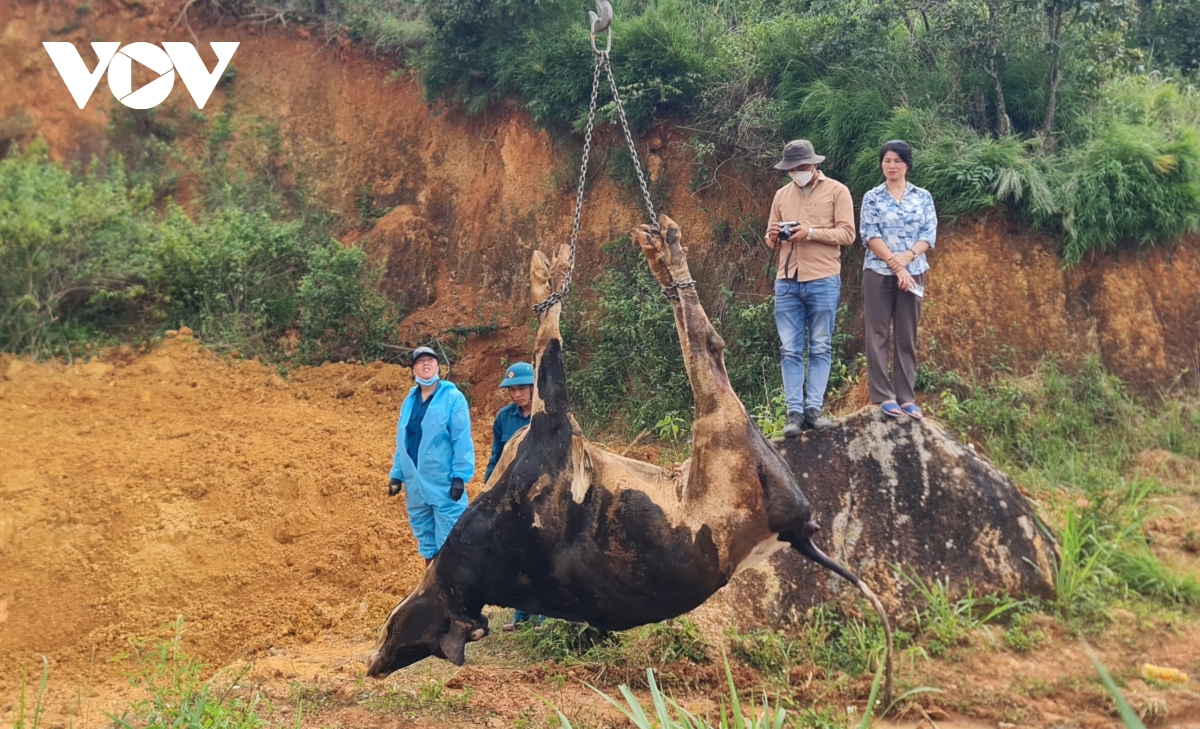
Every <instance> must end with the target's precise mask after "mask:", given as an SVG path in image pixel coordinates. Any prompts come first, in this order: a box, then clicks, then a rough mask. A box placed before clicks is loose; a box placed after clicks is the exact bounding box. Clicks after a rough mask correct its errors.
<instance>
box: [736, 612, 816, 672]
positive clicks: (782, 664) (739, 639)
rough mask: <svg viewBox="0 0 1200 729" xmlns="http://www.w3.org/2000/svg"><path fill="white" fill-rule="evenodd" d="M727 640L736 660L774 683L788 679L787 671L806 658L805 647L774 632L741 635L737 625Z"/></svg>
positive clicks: (760, 631)
mask: <svg viewBox="0 0 1200 729" xmlns="http://www.w3.org/2000/svg"><path fill="white" fill-rule="evenodd" d="M725 636H726V637H727V638H729V643H730V653H732V655H733V657H734V658H736V659H738V660H739V661H741V662H742V663H745V664H746V665H747V666H750V667H751V668H754V669H755V670H757V671H758V672H759V673H761V674H762V675H763V676H764V677H765V678H768V679H771V680H775V681H783V680H784V679H786V677H787V673H788V670H790V669H791V668H792V666H795V665H797V664H799V663H800V661H801V660H803V658H804V657H805V655H806V650H807V649H806V648H805V646H804V645H803V644H801V643H800V642H799V641H795V640H791V639H789V638H787V637H785V636H784V635H783V634H782V633H779V632H777V631H773V630H762V629H756V630H752V631H750V632H749V633H739V632H738V630H737V626H736V625H730V626H729V628H728V629H726V631H725Z"/></svg>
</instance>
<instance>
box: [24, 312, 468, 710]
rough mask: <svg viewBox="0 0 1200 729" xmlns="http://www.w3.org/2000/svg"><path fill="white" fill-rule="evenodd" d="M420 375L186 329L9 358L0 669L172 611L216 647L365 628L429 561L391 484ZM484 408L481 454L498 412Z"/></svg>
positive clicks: (132, 629) (94, 642)
mask: <svg viewBox="0 0 1200 729" xmlns="http://www.w3.org/2000/svg"><path fill="white" fill-rule="evenodd" d="M411 384H412V382H411V379H410V375H409V373H408V370H407V369H405V368H402V367H396V366H391V365H385V364H382V363H376V364H373V365H366V366H356V365H346V364H327V365H324V366H321V367H317V368H310V369H300V370H297V371H294V372H293V373H292V374H291V375H290V376H289V377H288V378H286V379H285V378H284V377H282V376H280V374H279V373H278V372H277V371H275V370H274V369H272V368H270V367H268V366H266V365H263V364H261V363H259V362H257V361H224V360H221V359H219V358H218V357H216V356H215V355H213V354H211V353H209V352H207V351H205V350H203V349H201V348H200V346H199V345H198V344H196V343H194V342H192V341H190V337H186V336H182V337H178V338H175V339H168V340H167V341H165V342H164V343H163V345H162V346H161V347H158V348H155V349H154V350H153V351H151V352H149V353H147V354H139V353H136V352H133V351H132V350H130V349H128V348H123V349H120V350H113V351H112V352H110V353H107V354H106V355H105V356H103V357H100V358H97V359H93V360H92V361H91V362H88V363H87V364H83V363H78V362H77V363H75V364H74V365H71V366H67V365H64V364H62V363H47V364H33V363H30V362H27V361H21V360H13V359H11V358H9V359H5V360H0V412H3V417H2V418H0V558H2V559H3V562H4V569H3V570H2V571H0V645H3V646H4V649H5V654H6V656H5V658H6V660H4V661H0V682H2V684H0V689H8V688H11V682H12V681H13V680H14V679H15V678H16V676H17V672H18V671H19V663H20V660H12V659H13V658H17V659H20V658H23V657H30V656H32V655H34V654H46V655H48V656H49V657H50V658H51V661H52V663H53V664H54V670H55V675H62V674H63V673H64V672H72V671H74V672H78V671H81V670H83V669H85V668H86V665H81V663H80V662H81V661H83V660H85V659H86V656H88V655H90V654H91V650H92V649H93V648H94V649H95V651H96V656H97V657H98V658H100V660H101V661H103V660H104V659H107V658H108V657H109V656H112V655H113V654H115V653H117V652H118V651H119V650H120V649H121V648H122V646H123V644H124V642H125V640H126V638H127V637H129V636H146V635H151V634H153V633H154V632H155V631H156V629H157V628H158V627H159V626H162V625H163V624H165V623H168V622H170V621H171V620H173V619H174V618H175V617H176V616H177V615H182V616H183V617H184V618H185V620H186V621H187V626H188V627H187V639H188V643H189V648H194V649H195V650H196V651H197V652H198V653H199V655H200V656H202V657H203V658H204V659H205V660H208V661H213V662H217V663H223V662H227V661H229V660H230V659H232V658H234V657H237V656H238V655H240V654H245V653H249V652H253V651H256V650H259V649H261V648H264V647H267V646H275V647H278V646H284V647H286V646H289V645H295V644H301V643H304V642H306V641H309V640H311V639H313V638H314V637H315V636H316V635H318V634H322V635H338V636H344V637H347V638H364V637H367V636H369V635H370V634H371V633H372V632H373V631H374V630H375V629H376V628H377V627H378V625H379V623H380V620H381V619H382V617H383V615H385V614H386V612H387V610H389V609H390V608H391V607H392V605H394V603H395V601H396V600H397V598H399V597H401V596H402V595H404V594H407V592H408V590H409V589H411V587H412V586H413V585H414V584H415V582H416V580H417V578H418V576H419V575H420V573H421V570H422V563H421V560H420V558H419V557H418V556H417V554H416V545H415V543H414V541H413V538H412V534H411V532H410V531H409V527H408V524H407V521H406V518H405V516H404V513H403V505H402V503H401V502H400V501H399V500H396V499H388V498H387V496H386V490H385V484H386V481H387V472H388V469H389V468H390V465H391V454H392V450H393V443H394V438H395V422H396V413H397V411H398V408H399V405H400V403H401V401H402V399H403V397H404V395H405V394H406V393H407V391H408V388H409V387H410V386H411ZM473 416H474V429H475V442H476V444H477V448H478V450H477V460H478V462H479V466H480V472H482V467H483V466H484V465H485V464H486V461H487V456H488V452H487V450H486V447H487V444H489V443H490V424H491V418H490V414H489V413H488V412H482V411H480V412H475V413H473ZM477 488H478V480H476V482H475V483H473V484H471V485H470V486H469V489H471V490H475V489H477Z"/></svg>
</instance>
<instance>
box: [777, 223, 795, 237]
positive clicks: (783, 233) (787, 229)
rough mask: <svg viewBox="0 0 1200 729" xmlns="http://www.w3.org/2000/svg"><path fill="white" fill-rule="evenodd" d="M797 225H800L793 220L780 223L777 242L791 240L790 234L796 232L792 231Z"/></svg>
mask: <svg viewBox="0 0 1200 729" xmlns="http://www.w3.org/2000/svg"><path fill="white" fill-rule="evenodd" d="M799 224H800V223H799V222H797V221H795V220H789V221H787V222H785V223H780V224H779V240H787V239H788V238H791V237H792V233H795V232H796V231H794V230H792V229H793V228H795V227H796V226H797V225H799Z"/></svg>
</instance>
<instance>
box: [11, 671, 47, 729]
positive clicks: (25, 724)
mask: <svg viewBox="0 0 1200 729" xmlns="http://www.w3.org/2000/svg"><path fill="white" fill-rule="evenodd" d="M49 680H50V661H49V660H47V659H46V657H45V656H42V680H41V681H40V682H39V683H38V693H37V699H36V700H35V701H34V703H33V719H32V720H30V719H28V718H27V717H26V716H25V687H26V686H27V685H28V681H29V676H28V673H27V670H26V668H25V666H21V694H20V696H19V698H18V699H17V714H16V718H15V719H14V720H13V729H39V727H40V726H41V723H42V712H43V711H44V710H45V708H46V706H45V702H46V684H47V682H48V681H49Z"/></svg>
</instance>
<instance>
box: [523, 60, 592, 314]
mask: <svg viewBox="0 0 1200 729" xmlns="http://www.w3.org/2000/svg"><path fill="white" fill-rule="evenodd" d="M601 59H604V61H602V60H601ZM607 59H608V54H607V53H602V52H597V53H596V70H595V72H594V73H593V74H592V100H591V103H589V104H588V120H587V130H586V131H585V132H584V134H583V164H582V165H581V166H580V168H579V187H578V189H577V190H576V192H575V221H574V222H573V223H572V224H571V257H570V258H569V259H568V260H567V278H566V280H565V281H564V282H563V288H562V291H555V292H553V293H551V294H550V296H548V297H546V300H545V301H542V302H539V303H537V304H534V305H533V310H534V312H535V313H538V314H541V313H543V312H544V311H546V310H547V309H549V308H550V307H551V306H554V305H555V304H556V303H558V302H560V301H562V300H563V299H564V298H565V297H566V295H567V292H568V291H570V290H571V277H572V275H574V273H575V249H576V247H577V246H576V243H577V242H578V241H579V221H580V218H581V217H582V216H583V191H584V187H585V186H586V185H587V168H588V157H589V156H590V154H591V151H592V129H593V127H594V126H595V125H596V94H597V93H598V92H599V91H600V66H601V64H602V63H603V62H605V61H607Z"/></svg>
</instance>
